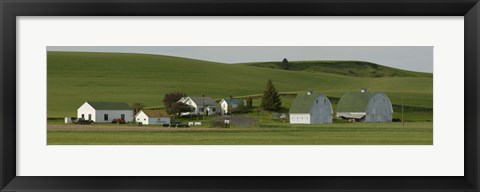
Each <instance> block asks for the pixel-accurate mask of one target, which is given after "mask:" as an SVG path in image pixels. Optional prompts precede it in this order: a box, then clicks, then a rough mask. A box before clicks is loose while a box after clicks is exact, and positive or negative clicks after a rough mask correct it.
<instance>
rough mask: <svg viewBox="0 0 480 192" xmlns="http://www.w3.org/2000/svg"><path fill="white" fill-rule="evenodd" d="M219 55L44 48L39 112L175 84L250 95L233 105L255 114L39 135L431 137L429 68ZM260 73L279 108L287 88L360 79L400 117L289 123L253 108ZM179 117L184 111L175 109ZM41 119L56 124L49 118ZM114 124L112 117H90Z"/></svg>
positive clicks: (152, 100) (81, 138)
mask: <svg viewBox="0 0 480 192" xmlns="http://www.w3.org/2000/svg"><path fill="white" fill-rule="evenodd" d="M289 63H290V64H291V65H290V70H283V69H281V68H280V67H279V64H280V62H265V63H242V64H224V63H216V62H208V61H201V60H193V59H188V58H179V57H171V56H161V55H148V54H129V53H86V52H48V53H47V117H49V118H62V117H68V116H72V117H73V116H76V110H77V108H78V107H79V106H80V105H81V104H83V103H84V102H85V101H86V100H89V101H117V102H127V103H128V104H132V103H135V102H140V103H143V104H145V105H146V106H147V107H155V108H158V107H163V103H162V99H163V96H164V95H165V94H166V93H169V92H172V91H182V92H185V93H187V94H188V95H191V96H198V95H203V94H204V95H206V96H211V97H213V98H214V99H221V98H226V97H229V96H234V97H246V96H254V101H253V104H254V107H255V108H254V109H253V110H252V111H251V112H249V113H244V114H238V115H239V116H247V117H253V118H256V119H258V122H257V123H256V124H255V125H254V127H253V128H245V127H233V128H231V129H228V130H225V129H215V128H213V129H212V128H209V126H208V122H209V120H210V119H211V117H209V118H207V119H205V120H201V121H202V122H203V124H204V126H203V127H202V128H201V129H196V128H190V129H184V130H181V131H179V130H169V129H164V128H160V127H149V126H143V127H144V128H145V127H147V128H150V129H148V130H143V129H144V128H142V129H138V130H136V129H135V128H133V129H128V130H126V129H118V130H117V129H113V130H112V129H108V130H104V129H102V128H95V129H92V130H89V129H81V130H74V129H72V130H69V129H66V130H65V129H53V128H52V129H51V128H50V127H49V129H48V144H172V145H176V144H252V145H256V144H285V145H287V144H288V145H290V144H292V145H296V144H340V145H343V144H345V145H349V144H432V142H433V141H432V139H433V135H432V131H433V123H432V120H433V77H432V74H431V73H419V72H413V71H405V70H400V69H395V68H389V67H385V66H382V65H378V64H372V63H367V62H361V61H291V62H289ZM268 79H272V81H273V83H274V85H275V87H276V89H277V90H278V91H279V92H281V93H282V94H283V93H284V95H282V96H281V99H282V109H281V111H280V112H288V109H289V107H290V104H291V102H292V99H293V96H291V94H292V93H304V92H305V91H306V90H315V91H320V92H322V93H324V94H326V95H327V96H328V97H329V99H330V100H331V102H332V105H333V108H334V111H335V109H336V104H337V103H338V99H339V98H340V97H341V96H342V95H343V94H344V93H345V92H348V91H357V90H360V88H364V87H366V88H368V90H369V91H382V92H385V93H386V94H387V95H388V97H389V98H390V100H391V101H392V103H393V107H394V114H393V117H394V118H398V119H400V118H402V114H401V108H402V100H403V105H404V112H405V113H404V115H403V117H404V120H405V121H407V123H406V125H405V127H403V126H402V124H401V123H345V122H343V121H338V120H335V122H334V123H333V124H329V125H304V126H292V125H290V124H288V122H280V121H278V120H277V119H273V118H272V114H271V112H267V111H263V110H260V109H259V110H257V109H258V106H259V105H260V98H259V96H260V95H261V93H262V92H263V90H264V88H265V84H266V82H267V80H268ZM179 120H180V121H182V122H187V121H190V120H192V119H179ZM48 125H49V126H51V125H61V122H54V121H49V122H48ZM97 126H104V127H114V128H115V126H116V125H111V124H109V125H97Z"/></svg>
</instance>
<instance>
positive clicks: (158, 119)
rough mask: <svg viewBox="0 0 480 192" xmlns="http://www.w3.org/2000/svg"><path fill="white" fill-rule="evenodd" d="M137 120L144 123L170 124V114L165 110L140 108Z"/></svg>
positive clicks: (136, 116)
mask: <svg viewBox="0 0 480 192" xmlns="http://www.w3.org/2000/svg"><path fill="white" fill-rule="evenodd" d="M135 121H136V122H140V123H142V124H144V125H158V124H160V125H161V124H170V115H168V114H167V113H166V112H165V111H163V110H140V111H139V112H138V113H137V114H136V115H135Z"/></svg>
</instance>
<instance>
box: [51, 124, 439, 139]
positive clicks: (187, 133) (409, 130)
mask: <svg viewBox="0 0 480 192" xmlns="http://www.w3.org/2000/svg"><path fill="white" fill-rule="evenodd" d="M432 130H433V129H432V122H407V123H405V126H402V123H338V124H322V125H314V126H312V125H303V126H299V125H295V126H292V125H289V124H278V123H272V124H266V125H264V126H263V127H259V128H235V127H233V128H164V127H159V126H141V127H140V126H131V127H128V126H123V125H118V126H116V125H115V126H102V125H51V124H50V125H49V127H48V139H47V142H48V144H49V145H238V144H242V145H278V144H281V145H432V144H433V131H432Z"/></svg>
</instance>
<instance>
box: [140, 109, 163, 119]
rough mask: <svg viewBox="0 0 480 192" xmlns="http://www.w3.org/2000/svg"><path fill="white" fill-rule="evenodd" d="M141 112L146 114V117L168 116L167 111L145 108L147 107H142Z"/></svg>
mask: <svg viewBox="0 0 480 192" xmlns="http://www.w3.org/2000/svg"><path fill="white" fill-rule="evenodd" d="M141 111H143V113H145V115H147V116H148V117H169V116H170V115H168V113H167V112H165V110H147V109H142V110H141Z"/></svg>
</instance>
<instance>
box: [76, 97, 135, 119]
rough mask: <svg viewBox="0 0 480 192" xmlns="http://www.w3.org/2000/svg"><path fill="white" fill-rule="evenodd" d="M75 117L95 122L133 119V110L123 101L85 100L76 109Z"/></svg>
mask: <svg viewBox="0 0 480 192" xmlns="http://www.w3.org/2000/svg"><path fill="white" fill-rule="evenodd" d="M77 118H82V119H85V120H92V121H93V122H95V123H110V122H112V120H113V119H123V120H124V121H125V122H129V121H133V110H132V108H131V107H130V106H128V104H127V103H123V102H92V101H86V102H85V103H83V105H82V106H80V107H79V108H78V109H77Z"/></svg>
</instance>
